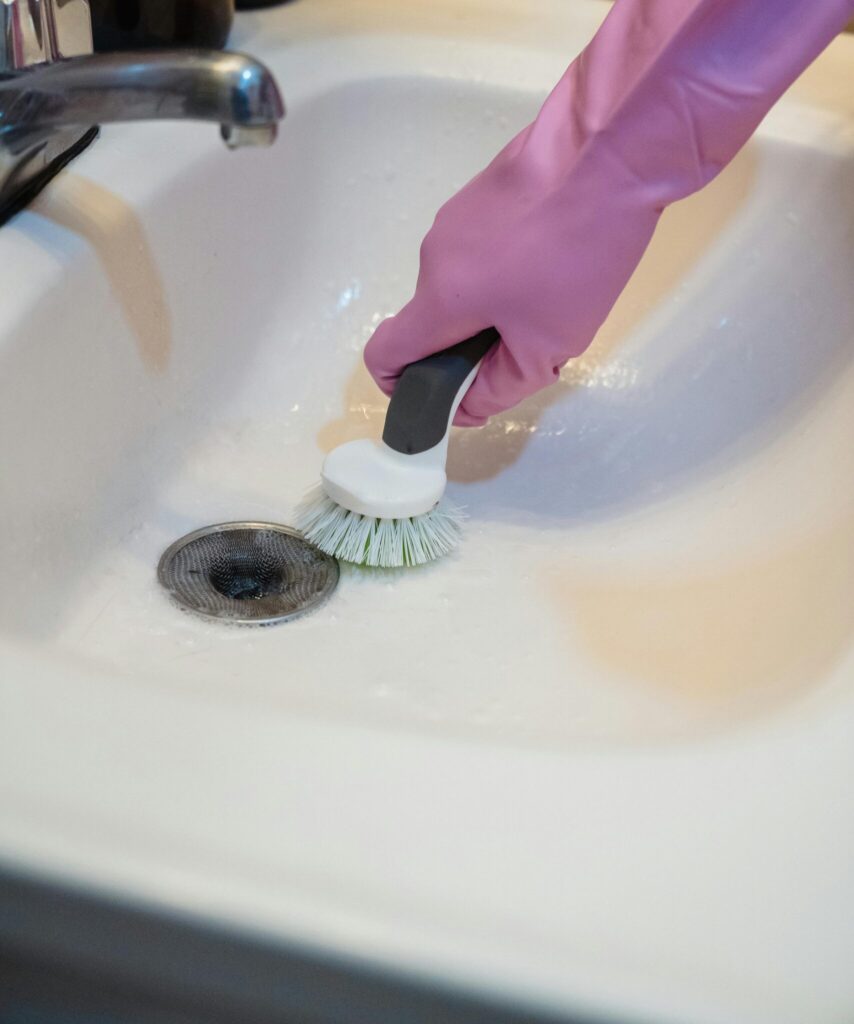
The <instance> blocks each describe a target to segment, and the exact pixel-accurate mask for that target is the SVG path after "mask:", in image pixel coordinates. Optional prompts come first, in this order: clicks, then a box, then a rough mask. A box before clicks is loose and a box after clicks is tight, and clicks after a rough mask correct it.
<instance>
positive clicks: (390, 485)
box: [297, 328, 499, 568]
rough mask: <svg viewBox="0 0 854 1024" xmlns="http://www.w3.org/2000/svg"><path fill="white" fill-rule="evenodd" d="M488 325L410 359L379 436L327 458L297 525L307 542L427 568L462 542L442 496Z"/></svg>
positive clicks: (353, 557)
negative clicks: (451, 445)
mask: <svg viewBox="0 0 854 1024" xmlns="http://www.w3.org/2000/svg"><path fill="white" fill-rule="evenodd" d="M498 340H499V335H498V332H497V331H496V330H495V329H494V328H489V329H488V330H485V331H481V332H480V334H476V335H475V336H474V337H473V338H469V339H468V340H466V341H461V342H460V343H459V344H458V345H454V346H452V347H451V348H448V349H445V350H443V351H442V352H437V353H435V354H434V355H432V356H428V357H427V358H426V359H421V360H419V361H418V362H417V363H410V365H409V366H407V367H406V369H405V370H404V371H403V373H402V374H401V375H400V379H399V380H398V382H397V386H396V387H395V390H394V394H393V395H392V398H391V401H390V403H389V407H388V411H387V413H386V418H385V427H384V429H383V437H382V441H375V440H361V441H349V442H348V443H347V444H342V445H341V446H340V447H338V448H335V449H334V450H333V451H331V452H330V453H329V454H328V455H327V456H326V459H325V460H324V463H323V470H322V472H321V483H320V487H318V488H316V489H315V490H314V491H313V492H312V493H311V494H310V495H309V496H308V497H307V498H306V500H305V501H304V502H303V504H302V506H301V507H300V509H299V511H298V519H297V525H298V526H299V528H300V530H301V531H302V532H303V534H304V535H305V536H306V537H307V538H308V540H310V541H311V542H312V543H313V544H315V545H316V546H317V547H319V548H320V549H321V551H325V552H326V553H327V554H330V555H333V556H335V557H336V558H340V559H341V560H342V561H344V562H355V563H356V564H358V565H371V566H381V567H383V568H393V567H395V566H403V565H407V566H413V565H423V564H424V563H426V562H431V561H433V559H435V558H439V557H441V556H442V555H445V554H447V553H448V552H449V551H451V550H452V549H453V548H454V547H455V546H456V545H457V543H458V541H459V538H460V532H461V526H462V518H463V516H462V512H461V510H460V509H458V508H456V507H455V506H454V505H452V504H451V503H450V502H448V501H447V499H444V500H443V495H444V493H445V486H446V484H447V482H448V479H447V476H446V475H445V462H446V460H447V457H448V435H449V433H450V429H451V423H452V422H453V419H454V415H455V414H456V411H457V408H458V407H459V404H460V402H461V401H462V400H463V396H464V395H465V393H466V391H468V389H469V388H470V387H471V385H472V382H473V381H474V378H475V376H476V374H477V368H478V366H479V365H480V361H481V360H482V359H483V357H484V356H485V355H486V353H487V352H488V351H489V349H490V348H492V346H493V345H494V344H495V343H496V342H497V341H498Z"/></svg>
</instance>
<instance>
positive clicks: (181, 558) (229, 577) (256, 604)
mask: <svg viewBox="0 0 854 1024" xmlns="http://www.w3.org/2000/svg"><path fill="white" fill-rule="evenodd" d="M157 578H158V579H159V580H160V582H161V583H162V585H163V586H164V587H165V588H166V589H167V590H168V591H169V593H170V594H171V595H172V597H173V598H174V599H175V600H176V601H177V602H178V604H179V605H181V606H182V607H183V608H187V609H189V610H190V611H194V612H198V613H199V614H200V615H205V616H207V617H208V618H213V619H222V620H225V621H228V622H252V623H255V624H256V625H263V624H265V623H271V622H283V621H285V620H286V619H292V618H294V617H296V616H297V615H304V614H305V613H306V612H309V611H312V610H313V609H315V608H317V607H318V606H319V605H321V604H322V603H323V602H324V601H325V600H326V599H327V598H328V597H329V595H330V594H331V593H332V591H333V590H334V589H335V587H336V586H337V585H338V563H337V562H336V561H335V559H334V558H332V557H331V556H330V555H326V554H324V553H323V552H322V551H320V550H319V549H318V548H316V547H314V545H313V544H309V542H308V541H307V540H305V538H304V537H302V536H301V535H300V534H298V533H297V532H296V531H295V530H291V529H289V528H288V527H286V526H276V525H274V524H272V523H221V524H219V525H218V526H206V527H205V528H204V529H203V530H196V531H195V532H194V533H188V534H187V536H186V537H181V539H180V540H176V541H175V543H174V544H173V545H172V546H171V547H169V548H168V549H167V550H166V551H165V552H164V554H163V557H162V558H161V559H160V565H159V566H158V568H157Z"/></svg>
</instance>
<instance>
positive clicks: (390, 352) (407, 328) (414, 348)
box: [365, 291, 460, 396]
mask: <svg viewBox="0 0 854 1024" xmlns="http://www.w3.org/2000/svg"><path fill="white" fill-rule="evenodd" d="M459 340H460V339H459V338H454V337H453V334H451V333H449V331H448V330H447V329H445V328H443V327H441V326H440V324H439V322H438V321H437V318H436V315H435V306H434V305H433V304H431V303H429V302H428V301H427V300H426V299H425V298H424V295H423V293H422V292H421V291H416V293H415V295H414V296H413V297H412V299H411V300H410V301H409V302H408V303H407V304H406V305H405V306H404V307H403V309H401V311H400V312H399V313H398V314H397V315H396V316H391V317H389V318H388V319H386V320H383V322H382V323H381V324H380V325H379V327H377V329H376V331H374V333H373V336H372V337H371V339H370V341H369V342H368V344H367V345H366V346H365V365H366V366H367V368H368V372H369V373H370V374H371V376H372V377H373V378H374V380H375V381H376V382H377V384H378V385H379V387H380V388H381V390H382V391H384V392H385V393H386V394H387V395H389V396H390V395H391V394H392V393H393V392H394V387H395V384H396V383H397V379H398V377H400V375H401V373H402V372H403V370H404V368H405V367H406V366H408V365H409V364H410V363H414V362H416V361H417V360H418V359H423V358H424V356H429V355H432V353H433V352H438V351H440V350H441V349H443V348H447V347H448V346H449V345H452V344H454V342H455V341H459Z"/></svg>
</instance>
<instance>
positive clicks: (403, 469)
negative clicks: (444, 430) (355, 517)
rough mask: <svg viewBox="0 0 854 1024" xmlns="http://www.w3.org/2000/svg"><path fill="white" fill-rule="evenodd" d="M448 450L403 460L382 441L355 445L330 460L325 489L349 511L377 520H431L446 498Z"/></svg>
mask: <svg viewBox="0 0 854 1024" xmlns="http://www.w3.org/2000/svg"><path fill="white" fill-rule="evenodd" d="M446 455H447V444H439V445H436V447H435V448H431V449H430V450H429V451H426V452H421V453H420V454H418V455H402V454H401V453H400V452H396V451H394V450H393V449H391V448H389V447H388V445H386V444H383V442H382V441H373V440H363V441H349V442H348V443H347V444H342V445H341V446H340V447H339V448H336V449H335V450H334V451H331V452H330V453H329V454H328V455H327V456H326V459H325V460H324V463H323V469H322V470H321V474H320V479H321V482H322V484H323V489H324V491H326V493H327V494H328V495H329V497H330V498H332V500H333V501H336V502H337V503H338V504H339V505H341V506H342V507H343V508H346V509H348V510H349V511H350V512H358V513H359V515H363V516H373V517H374V518H375V519H409V518H411V517H412V516H422V515H426V513H428V512H429V511H430V509H432V508H433V506H434V505H436V504H437V503H438V502H439V500H440V498H441V497H442V495H443V494H444V493H445V487H446V485H447V482H448V479H447V477H446V476H445V457H446Z"/></svg>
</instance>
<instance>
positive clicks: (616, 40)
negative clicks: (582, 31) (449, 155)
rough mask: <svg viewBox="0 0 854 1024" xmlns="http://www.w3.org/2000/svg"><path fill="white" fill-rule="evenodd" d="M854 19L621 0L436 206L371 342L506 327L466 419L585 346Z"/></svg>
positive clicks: (818, 2)
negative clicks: (691, 202)
mask: <svg viewBox="0 0 854 1024" xmlns="http://www.w3.org/2000/svg"><path fill="white" fill-rule="evenodd" d="M852 14H854V0H773V3H772V2H769V0H616V3H615V4H614V6H613V8H612V9H611V11H610V12H609V14H608V16H607V17H606V18H605V21H604V22H603V24H602V26H601V28H600V29H599V31H598V32H597V33H596V35H595V37H594V38H593V40H592V41H591V42H590V44H589V45H588V46H587V47H586V49H585V50H584V51H583V52H582V53H581V54H580V56H579V57H578V58H577V59H576V60H575V62H574V63H573V64H572V65H571V67H570V68H569V70H568V71H567V73H566V74H565V75H564V77H563V78H562V79H561V81H560V82H559V83H558V85H557V87H556V88H555V90H554V91H553V92H552V93H551V95H550V96H549V98H548V99H547V100H546V103H545V105H544V106H543V108H542V110H541V111H540V113H539V115H538V116H537V119H536V120H535V121H534V122H533V124H531V125H529V126H528V127H527V128H526V129H524V131H522V132H521V133H520V134H519V135H518V136H517V137H516V138H515V139H513V141H512V142H510V144H509V145H508V146H507V147H506V148H505V149H504V150H503V151H502V152H501V153H499V155H498V156H497V157H496V158H495V160H493V162H492V163H491V164H490V165H489V166H488V167H487V168H486V169H485V170H484V171H482V172H481V173H480V174H479V175H478V176H477V177H476V178H474V179H473V180H472V181H471V182H469V184H468V185H466V186H465V187H464V188H463V189H462V190H461V191H460V192H458V193H457V194H456V195H455V196H454V197H453V198H452V199H451V200H450V201H449V202H448V203H446V204H445V205H444V206H443V207H442V208H441V209H440V210H439V213H438V215H437V217H436V221H435V223H434V225H433V227H432V228H431V229H430V232H429V233H428V235H427V237H426V238H425V239H424V243H423V245H422V248H421V268H420V272H419V275H418V283H417V287H416V290H415V295H414V297H413V299H412V300H411V301H410V302H409V303H408V304H407V305H406V306H405V307H404V308H403V309H402V310H401V311H400V313H398V314H397V316H394V317H391V318H389V319H388V320H386V321H384V322H383V323H382V324H380V326H379V328H378V329H377V331H376V333H375V334H374V336H373V337H372V338H371V340H370V342H369V343H368V346H367V348H366V350H365V362H366V364H367V366H368V369H369V370H370V372H371V373H372V375H373V376H374V378H375V379H376V381H377V383H378V384H379V386H380V387H381V388H382V389H383V391H385V392H386V394H391V393H392V391H393V390H394V385H395V382H396V380H397V378H398V376H399V375H400V373H401V371H402V369H403V368H404V366H406V365H408V364H409V363H411V362H414V361H415V360H417V359H421V358H423V357H424V356H426V355H429V354H431V353H433V352H435V351H437V350H439V349H443V348H447V347H448V346H449V345H452V344H454V343H455V342H458V341H461V340H462V339H464V338H467V337H469V336H470V335H473V334H475V333H477V332H478V331H480V330H482V329H483V328H485V327H495V328H497V329H498V331H499V333H500V334H501V338H502V342H501V344H500V345H499V346H498V347H497V348H495V349H494V350H493V351H492V352H491V353H490V354H489V355H488V356H487V358H486V359H485V360H484V362H483V364H482V365H481V368H480V372H479V373H478V376H477V379H476V381H475V383H474V385H473V386H472V388H471V390H470V391H469V392H468V394H467V395H466V397H465V400H464V401H463V404H462V406H461V407H460V411H459V412H458V414H457V419H456V422H457V423H458V424H460V425H467V426H476V425H479V424H482V423H484V422H485V421H486V419H487V417H489V416H492V415H494V414H495V413H498V412H501V411H503V410H504V409H507V408H509V407H511V406H513V405H515V404H516V403H517V402H519V401H521V400H522V399H523V398H525V397H526V396H528V395H530V394H532V393H533V392H535V391H538V390H539V389H540V388H543V387H545V386H546V385H547V384H549V383H551V382H552V381H554V380H555V378H556V377H557V375H558V374H559V372H560V367H561V366H562V365H563V363H565V362H566V360H567V359H569V358H571V357H572V356H577V355H579V354H580V353H581V352H583V351H584V350H585V349H586V348H587V346H588V345H589V344H590V342H591V341H592V340H593V336H594V335H595V333H596V331H597V330H598V329H599V327H600V326H601V324H602V322H603V321H604V319H605V317H606V316H607V315H608V312H609V311H610V309H611V307H612V306H613V304H614V302H615V301H616V299H617V297H618V296H619V294H620V292H621V291H622V290H623V288H624V287H625V285H626V282H627V281H628V279H629V277H630V276H631V274H632V271H633V270H634V268H635V267H636V265H637V263H638V261H639V260H640V258H641V256H642V255H643V252H644V250H645V249H646V246H647V244H648V243H649V240H650V238H651V236H652V233H653V231H654V230H655V226H656V223H657V221H658V218H659V216H660V215H661V212H662V210H663V209H664V208H665V207H666V206H667V205H668V204H669V203H672V202H674V201H675V200H677V199H681V198H683V197H684V196H687V195H689V194H690V193H692V192H695V191H697V189H699V188H701V187H702V186H703V185H705V184H706V183H707V182H708V181H710V180H711V179H712V178H713V177H714V176H715V175H716V174H717V173H718V172H719V171H720V170H721V169H722V168H723V167H724V166H725V165H726V164H727V163H728V162H729V161H730V160H731V159H732V157H733V156H734V155H735V154H736V153H737V152H738V150H739V149H740V148H741V146H742V145H743V144H744V143H745V142H746V141H747V139H748V138H749V137H750V136H751V134H752V133H753V132H754V130H755V129H756V127H757V125H758V124H759V122H760V121H761V119H762V117H763V116H764V115H765V113H766V112H767V111H768V109H769V108H770V107H771V106H772V104H773V103H774V102H775V101H776V100H777V99H778V97H779V96H780V95H781V94H782V92H783V91H784V90H785V89H786V88H787V86H788V85H789V84H790V83H791V82H792V81H793V80H794V79H795V78H796V77H797V76H798V75H799V74H800V72H801V71H802V70H803V69H804V68H805V67H806V66H807V65H808V64H809V63H810V62H811V61H812V60H813V59H814V58H815V57H816V56H817V55H818V54H819V53H820V52H821V51H822V50H823V49H824V47H825V46H826V45H827V44H828V43H829V42H830V41H831V39H832V38H833V37H834V36H835V35H836V34H837V33H838V32H839V31H841V29H842V28H843V27H844V25H845V24H846V22H847V21H848V19H849V18H850V17H851V16H852Z"/></svg>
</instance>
